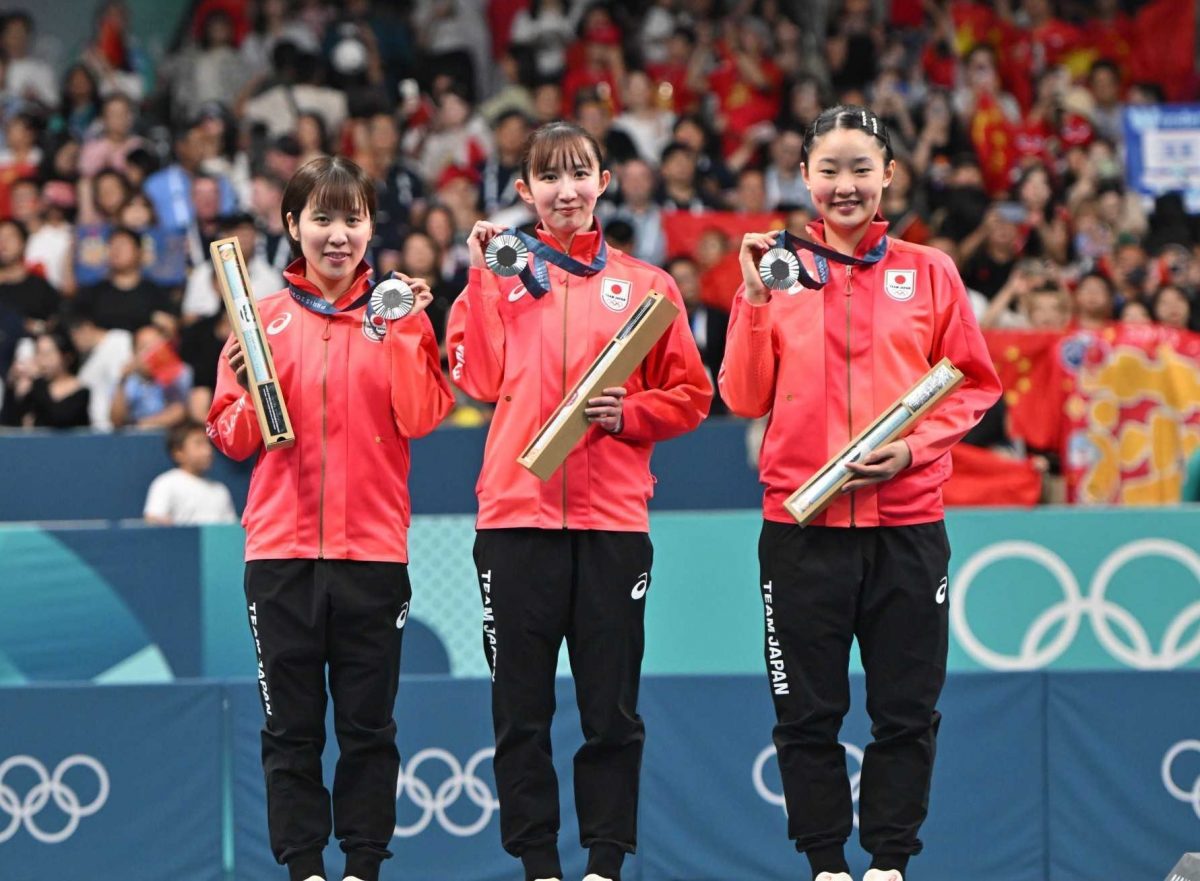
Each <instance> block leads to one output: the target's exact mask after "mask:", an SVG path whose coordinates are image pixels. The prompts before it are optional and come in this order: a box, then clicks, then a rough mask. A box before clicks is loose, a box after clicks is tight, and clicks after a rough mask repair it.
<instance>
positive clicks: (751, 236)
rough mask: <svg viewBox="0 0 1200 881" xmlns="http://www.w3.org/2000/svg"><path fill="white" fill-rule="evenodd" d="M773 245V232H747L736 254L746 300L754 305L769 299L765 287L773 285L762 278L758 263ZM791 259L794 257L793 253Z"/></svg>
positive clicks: (763, 260) (764, 257)
mask: <svg viewBox="0 0 1200 881" xmlns="http://www.w3.org/2000/svg"><path fill="white" fill-rule="evenodd" d="M774 245H775V234H774V233H759V232H749V233H746V235H744V236H743V237H742V248H741V251H740V252H739V254H738V262H739V263H740V264H741V267H742V282H743V283H744V284H745V286H746V301H747V302H748V303H751V304H753V305H756V306H761V305H763V304H764V303H766V302H768V301H769V300H770V294H769V293H768V291H767V289H768V288H769V287H774V285H773V284H768V283H767V282H766V281H765V280H764V278H763V276H762V274H761V272H760V270H759V266H760V264H761V263H762V262H765V261H766V260H767V256H768V255H769V254H770V253H771V251H772V250H774ZM792 259H793V260H794V259H795V255H794V254H793V255H792Z"/></svg>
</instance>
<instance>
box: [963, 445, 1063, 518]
mask: <svg viewBox="0 0 1200 881" xmlns="http://www.w3.org/2000/svg"><path fill="white" fill-rule="evenodd" d="M950 458H951V461H952V462H953V463H954V473H953V475H951V477H950V480H948V481H947V482H946V484H945V485H944V486H943V487H942V501H943V502H945V503H946V504H947V505H953V506H960V507H965V506H974V507H981V506H989V507H996V506H1020V507H1025V508H1032V507H1033V506H1034V505H1036V504H1037V503H1038V501H1039V500H1040V499H1041V497H1042V475H1041V474H1040V473H1039V472H1038V471H1037V469H1035V468H1034V467H1033V465H1032V464H1031V463H1030V462H1029V460H1028V459H1013V458H1011V457H1010V456H1002V455H1000V454H999V453H994V452H992V451H991V450H988V449H985V448H983V447H975V446H972V445H971V444H955V445H954V446H953V447H951V449H950Z"/></svg>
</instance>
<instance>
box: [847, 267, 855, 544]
mask: <svg viewBox="0 0 1200 881" xmlns="http://www.w3.org/2000/svg"><path fill="white" fill-rule="evenodd" d="M853 274H854V267H853V266H850V265H847V266H846V431H847V433H848V437H849V438H850V439H851V440H853V439H854V416H853V413H854V411H853V409H852V408H851V394H852V389H853V388H854V385H853V383H852V382H851V378H850V293H851V290H852V287H853V286H852V281H851V280H852V277H853ZM854 525H855V524H854V493H850V526H851V527H853V526H854Z"/></svg>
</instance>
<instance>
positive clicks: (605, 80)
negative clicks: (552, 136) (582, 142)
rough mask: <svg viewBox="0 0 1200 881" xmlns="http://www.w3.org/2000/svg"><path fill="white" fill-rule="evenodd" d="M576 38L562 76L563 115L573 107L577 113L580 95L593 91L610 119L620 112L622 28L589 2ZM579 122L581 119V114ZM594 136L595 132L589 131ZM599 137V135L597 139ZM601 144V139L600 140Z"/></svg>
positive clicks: (598, 7) (605, 12)
mask: <svg viewBox="0 0 1200 881" xmlns="http://www.w3.org/2000/svg"><path fill="white" fill-rule="evenodd" d="M579 33H580V39H579V42H578V43H576V44H575V45H574V46H572V47H571V52H570V53H569V54H568V59H567V72H566V75H565V76H564V77H563V80H562V84H563V85H562V110H561V111H560V112H561V114H562V115H563V116H564V117H569V116H570V115H571V113H572V111H574V113H575V114H576V117H579V99H580V97H581V96H582V95H583V94H585V93H586V94H591V95H595V97H596V100H597V101H599V102H600V104H601V105H602V109H603V111H604V113H605V115H606V116H607V117H608V118H609V119H612V117H614V116H615V115H616V114H618V113H620V112H621V95H620V88H621V80H622V79H623V78H624V76H625V55H624V53H622V51H621V31H620V29H619V28H618V27H617V25H616V23H615V22H614V21H613V19H612V14H611V13H610V12H609V11H608V9H606V8H605V7H603V6H599V5H597V6H592V7H591V8H590V9H588V11H587V12H586V13H585V14H584V16H583V19H582V21H580V23H579ZM580 121H581V122H582V119H581V118H580ZM592 136H593V137H595V133H592ZM597 140H600V139H597ZM600 144H601V146H603V145H604V141H603V140H600Z"/></svg>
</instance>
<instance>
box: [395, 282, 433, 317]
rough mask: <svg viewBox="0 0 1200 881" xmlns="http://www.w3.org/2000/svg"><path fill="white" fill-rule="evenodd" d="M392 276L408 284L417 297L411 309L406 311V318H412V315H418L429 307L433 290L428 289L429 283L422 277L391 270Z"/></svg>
mask: <svg viewBox="0 0 1200 881" xmlns="http://www.w3.org/2000/svg"><path fill="white" fill-rule="evenodd" d="M392 278H397V279H399V280H400V281H402V282H404V283H405V284H406V285H408V286H409V287H410V288H411V289H412V292H413V295H414V296H415V297H416V298H417V301H416V302H415V303H413V307H412V311H411V312H409V313H408V315H407V316H406V317H407V318H412V317H413V316H414V315H420V314H421V313H422V312H424V311H425V310H426V309H428V308H429V304H430V303H432V302H433V291H431V290H430V289H429V284H428V283H427V282H426V281H425V279H423V278H412V277H411V276H407V275H405V274H404V273H403V272H393V273H392Z"/></svg>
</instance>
